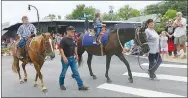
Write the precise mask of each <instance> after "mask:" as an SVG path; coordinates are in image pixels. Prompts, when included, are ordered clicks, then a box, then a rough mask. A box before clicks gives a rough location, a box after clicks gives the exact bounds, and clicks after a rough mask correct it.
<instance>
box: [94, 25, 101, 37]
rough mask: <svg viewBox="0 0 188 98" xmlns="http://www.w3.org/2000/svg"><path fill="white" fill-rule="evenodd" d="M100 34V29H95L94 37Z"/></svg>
mask: <svg viewBox="0 0 188 98" xmlns="http://www.w3.org/2000/svg"><path fill="white" fill-rule="evenodd" d="M100 32H101V27H97V28H95V33H96V37H98V36H99V34H100Z"/></svg>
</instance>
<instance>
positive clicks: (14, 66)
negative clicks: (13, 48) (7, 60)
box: [12, 56, 19, 73]
mask: <svg viewBox="0 0 188 98" xmlns="http://www.w3.org/2000/svg"><path fill="white" fill-rule="evenodd" d="M13 58H14V59H13V63H12V71H13V72H15V73H17V72H18V71H17V69H18V67H19V59H18V58H17V57H15V56H14V57H13Z"/></svg>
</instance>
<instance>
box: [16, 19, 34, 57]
mask: <svg viewBox="0 0 188 98" xmlns="http://www.w3.org/2000/svg"><path fill="white" fill-rule="evenodd" d="M22 22H23V24H22V25H21V26H20V27H19V28H18V31H17V34H18V36H19V38H20V39H21V40H20V42H19V43H18V47H17V49H18V51H17V56H18V57H19V58H20V59H22V58H24V56H26V55H24V54H26V53H24V48H23V47H24V45H25V43H26V40H27V39H28V38H29V37H32V36H35V34H36V28H35V26H34V25H33V24H31V23H29V22H28V17H27V16H23V17H22Z"/></svg>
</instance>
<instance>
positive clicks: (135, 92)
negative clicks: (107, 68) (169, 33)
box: [97, 63, 187, 97]
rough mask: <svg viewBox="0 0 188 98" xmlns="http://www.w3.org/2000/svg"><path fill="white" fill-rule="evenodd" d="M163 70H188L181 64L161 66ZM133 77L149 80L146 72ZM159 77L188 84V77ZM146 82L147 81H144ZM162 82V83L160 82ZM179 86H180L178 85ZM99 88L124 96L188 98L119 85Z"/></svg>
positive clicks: (146, 64)
mask: <svg viewBox="0 0 188 98" xmlns="http://www.w3.org/2000/svg"><path fill="white" fill-rule="evenodd" d="M141 65H142V66H145V67H146V66H149V64H148V63H143V64H141ZM160 67H161V68H180V69H179V70H181V69H182V68H187V65H180V64H176V65H175V64H161V65H160ZM123 75H128V72H126V73H124V74H123ZM132 75H133V77H140V78H148V79H149V75H148V73H145V72H132ZM156 75H157V77H158V78H159V79H160V80H161V81H163V80H164V81H165V80H169V81H177V82H179V83H187V77H186V76H177V75H176V76H175V75H168V74H156ZM143 81H145V80H143ZM159 82H160V81H159ZM177 86H178V85H177ZM97 88H99V89H103V90H109V91H114V92H119V93H124V94H131V95H136V96H142V97H186V96H184V95H181V94H180V95H179V94H174V93H175V92H173V93H170V92H168V93H166V92H162V91H158V90H156V91H155V90H150V89H149V88H147V87H144V88H143V87H142V88H139V87H129V86H125V85H123V86H122V85H118V84H108V83H104V84H101V85H99V86H98V87H97Z"/></svg>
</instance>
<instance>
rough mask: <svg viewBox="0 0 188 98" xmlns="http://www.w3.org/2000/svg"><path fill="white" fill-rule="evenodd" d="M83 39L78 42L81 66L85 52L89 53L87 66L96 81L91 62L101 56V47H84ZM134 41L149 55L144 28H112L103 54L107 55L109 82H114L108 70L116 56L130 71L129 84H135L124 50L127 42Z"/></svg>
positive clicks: (106, 75)
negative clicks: (94, 56)
mask: <svg viewBox="0 0 188 98" xmlns="http://www.w3.org/2000/svg"><path fill="white" fill-rule="evenodd" d="M82 39H83V35H81V36H80V37H79V41H78V56H79V58H80V59H79V61H78V63H79V66H80V65H81V62H82V61H83V60H82V54H83V53H84V51H87V53H88V59H87V64H88V68H89V72H90V75H91V76H92V77H93V79H96V78H97V77H96V75H94V74H93V72H92V68H91V60H92V57H93V55H97V56H101V47H100V45H93V46H82ZM132 39H134V40H135V43H136V44H137V45H138V46H140V49H142V52H144V53H147V52H148V51H149V46H148V44H147V37H146V34H145V33H144V28H140V27H138V28H120V29H117V28H112V29H110V32H109V35H108V42H107V44H105V45H104V46H103V47H102V48H103V53H104V55H106V73H105V77H106V78H107V82H108V83H110V82H112V81H111V79H110V78H109V76H108V70H109V68H110V61H111V57H112V56H113V55H116V56H117V57H118V58H119V59H120V60H121V61H122V62H123V63H124V64H125V65H126V66H127V70H128V75H129V78H128V80H129V82H131V83H132V82H133V78H132V73H131V69H130V65H129V63H128V61H127V60H126V59H125V57H124V55H123V53H122V50H123V45H122V44H124V43H125V42H128V41H130V40H132Z"/></svg>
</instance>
